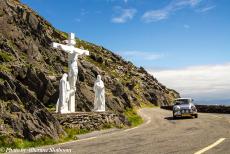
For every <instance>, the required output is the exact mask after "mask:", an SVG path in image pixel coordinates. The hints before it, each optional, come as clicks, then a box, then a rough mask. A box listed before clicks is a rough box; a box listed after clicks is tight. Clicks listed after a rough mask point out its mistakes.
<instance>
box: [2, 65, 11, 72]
mask: <svg viewBox="0 0 230 154" xmlns="http://www.w3.org/2000/svg"><path fill="white" fill-rule="evenodd" d="M0 71H1V72H11V68H9V67H8V66H6V65H4V64H0Z"/></svg>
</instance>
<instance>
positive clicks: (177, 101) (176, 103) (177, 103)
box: [174, 99, 189, 105]
mask: <svg viewBox="0 0 230 154" xmlns="http://www.w3.org/2000/svg"><path fill="white" fill-rule="evenodd" d="M174 104H175V105H181V104H189V100H188V99H180V100H176V101H175V102H174Z"/></svg>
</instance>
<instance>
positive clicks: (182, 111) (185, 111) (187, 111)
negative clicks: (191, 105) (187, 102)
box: [181, 109, 191, 113]
mask: <svg viewBox="0 0 230 154" xmlns="http://www.w3.org/2000/svg"><path fill="white" fill-rule="evenodd" d="M181 113H191V112H190V110H189V109H183V110H181Z"/></svg>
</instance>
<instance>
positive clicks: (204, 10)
mask: <svg viewBox="0 0 230 154" xmlns="http://www.w3.org/2000/svg"><path fill="white" fill-rule="evenodd" d="M215 7H216V6H215V5H213V6H207V7H204V8H202V9H199V10H197V12H202V13H203V12H208V11H211V10H212V9H214V8H215Z"/></svg>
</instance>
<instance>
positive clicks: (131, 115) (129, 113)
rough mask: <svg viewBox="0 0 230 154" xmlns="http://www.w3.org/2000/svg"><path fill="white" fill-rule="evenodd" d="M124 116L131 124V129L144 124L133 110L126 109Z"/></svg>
mask: <svg viewBox="0 0 230 154" xmlns="http://www.w3.org/2000/svg"><path fill="white" fill-rule="evenodd" d="M125 116H126V117H127V119H128V121H129V122H130V123H131V126H132V127H135V126H138V125H140V124H142V123H143V122H144V121H143V119H142V118H141V117H140V116H139V115H138V114H137V112H136V110H135V109H127V110H126V111H125Z"/></svg>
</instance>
